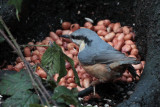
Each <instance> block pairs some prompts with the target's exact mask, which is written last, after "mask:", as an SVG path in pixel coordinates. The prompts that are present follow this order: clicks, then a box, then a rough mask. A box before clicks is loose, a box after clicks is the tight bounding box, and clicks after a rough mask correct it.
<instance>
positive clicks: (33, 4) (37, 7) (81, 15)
mask: <svg viewBox="0 0 160 107" xmlns="http://www.w3.org/2000/svg"><path fill="white" fill-rule="evenodd" d="M2 1H3V0H2ZM5 3H6V0H4V1H3V2H1V4H2V5H1V10H0V14H1V15H2V17H3V19H4V20H5V22H6V24H7V25H8V27H9V28H10V30H11V32H12V34H13V35H14V36H15V38H16V39H17V42H18V43H19V44H27V43H28V42H29V41H40V40H43V38H45V37H46V36H48V34H49V32H50V31H55V30H56V29H61V23H62V22H63V21H69V22H71V23H78V24H80V25H81V26H83V24H84V23H85V22H86V20H85V18H86V17H87V18H91V19H92V20H93V21H94V24H96V23H97V21H99V20H102V19H110V20H111V22H120V23H121V25H122V26H124V25H127V26H132V27H133V29H134V26H135V11H134V9H135V2H134V0H97V1H95V0H74V1H72V0H47V1H46V0H24V1H23V5H22V7H23V8H22V11H21V13H20V22H19V21H18V20H17V19H16V16H15V9H14V8H13V7H12V6H8V5H6V4H5ZM139 42H141V41H139ZM0 46H1V47H4V48H0V52H1V56H0V65H2V63H4V61H5V60H6V64H5V65H7V64H10V63H11V64H13V62H14V61H15V59H16V55H15V54H13V52H12V49H11V48H10V47H9V46H8V44H7V43H6V42H4V43H2V44H0ZM140 53H141V52H140ZM141 56H142V59H144V54H143V55H141ZM124 84H125V85H124ZM117 86H120V87H121V88H123V89H124V92H125V95H126V93H127V92H128V91H133V90H134V86H135V83H131V84H126V83H123V85H122V84H121V85H117ZM98 87H99V88H97V91H98V92H100V93H99V94H100V95H103V98H104V97H106V96H112V97H111V98H112V100H113V102H115V103H119V102H121V101H123V100H124V98H122V97H123V96H124V95H121V94H120V93H118V92H117V94H116V93H115V92H116V91H117V90H112V88H109V90H110V91H109V92H108V91H107V92H106V89H107V85H105V88H104V85H103V86H98ZM98 89H99V90H98ZM111 90H112V91H111ZM124 92H123V91H122V92H121V93H124ZM104 93H107V95H106V94H104ZM110 94H111V95H110ZM128 97H129V96H127V97H126V98H128ZM121 98H122V99H121ZM111 105H112V106H114V105H116V104H111Z"/></svg>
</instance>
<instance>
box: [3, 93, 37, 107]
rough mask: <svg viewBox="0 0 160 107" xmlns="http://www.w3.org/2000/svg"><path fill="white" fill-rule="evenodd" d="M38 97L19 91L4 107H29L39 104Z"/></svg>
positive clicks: (7, 100)
mask: <svg viewBox="0 0 160 107" xmlns="http://www.w3.org/2000/svg"><path fill="white" fill-rule="evenodd" d="M38 102H39V100H38V96H37V95H36V94H34V93H33V92H31V91H18V92H16V93H15V94H14V95H13V96H12V97H10V98H7V99H6V100H5V101H4V103H2V106H3V107H29V105H30V104H33V103H38Z"/></svg>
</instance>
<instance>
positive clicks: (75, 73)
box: [64, 54, 80, 86]
mask: <svg viewBox="0 0 160 107" xmlns="http://www.w3.org/2000/svg"><path fill="white" fill-rule="evenodd" d="M64 56H65V59H66V60H67V61H68V62H69V63H70V64H71V67H72V69H73V73H74V76H75V77H74V79H75V82H76V83H77V84H78V85H79V86H80V81H79V77H78V74H77V71H76V69H75V67H74V62H73V60H72V59H71V58H70V57H68V56H67V55H65V54H64Z"/></svg>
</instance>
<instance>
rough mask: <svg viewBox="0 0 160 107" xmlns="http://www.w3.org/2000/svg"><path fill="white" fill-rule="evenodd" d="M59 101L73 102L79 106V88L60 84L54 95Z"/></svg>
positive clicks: (68, 103)
mask: <svg viewBox="0 0 160 107" xmlns="http://www.w3.org/2000/svg"><path fill="white" fill-rule="evenodd" d="M52 98H53V99H55V100H56V101H58V102H59V103H65V104H67V105H70V104H73V105H75V106H76V107H79V106H80V104H79V102H78V99H77V98H78V91H77V89H72V90H69V89H67V88H66V87H64V86H58V87H56V88H55V90H54V96H53V97H52Z"/></svg>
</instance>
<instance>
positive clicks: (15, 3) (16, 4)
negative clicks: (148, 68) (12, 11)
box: [8, 0, 23, 21]
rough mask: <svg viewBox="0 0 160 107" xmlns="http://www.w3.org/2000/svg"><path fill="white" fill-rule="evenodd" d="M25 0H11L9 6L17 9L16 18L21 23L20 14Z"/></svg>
mask: <svg viewBox="0 0 160 107" xmlns="http://www.w3.org/2000/svg"><path fill="white" fill-rule="evenodd" d="M22 1H23V0H9V1H8V4H10V5H13V6H14V7H15V8H16V16H17V19H18V21H19V16H18V14H19V13H20V12H21V5H22Z"/></svg>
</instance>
